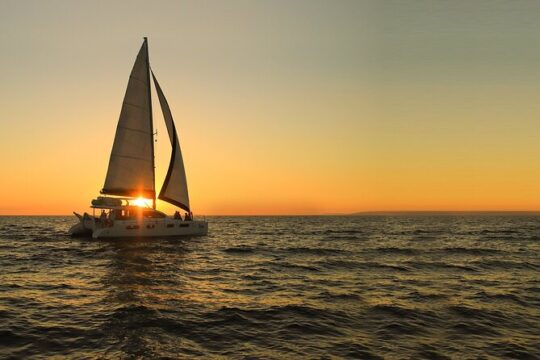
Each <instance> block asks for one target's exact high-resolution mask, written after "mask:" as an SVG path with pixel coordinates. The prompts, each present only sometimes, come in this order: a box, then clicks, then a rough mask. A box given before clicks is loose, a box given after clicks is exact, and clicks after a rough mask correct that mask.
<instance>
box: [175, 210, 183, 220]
mask: <svg viewBox="0 0 540 360" xmlns="http://www.w3.org/2000/svg"><path fill="white" fill-rule="evenodd" d="M174 219H175V220H182V217H181V216H180V211H175V212H174Z"/></svg>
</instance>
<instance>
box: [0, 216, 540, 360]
mask: <svg viewBox="0 0 540 360" xmlns="http://www.w3.org/2000/svg"><path fill="white" fill-rule="evenodd" d="M75 221H76V219H75V218H74V217H1V218H0V270H1V271H0V357H2V358H31V357H48V356H68V357H78V358H155V357H165V358H167V357H168V358H178V357H200V358H205V359H206V358H212V357H216V358H223V357H226V358H262V359H272V358H274V359H282V358H363V359H369V358H373V359H376V358H389V359H392V358H415V359H417V358H430V359H433V358H456V359H461V358H478V357H481V358H491V357H500V358H520V359H527V358H530V359H532V358H537V357H538V356H539V354H540V340H539V339H540V338H539V336H540V276H539V270H540V258H539V251H540V216H533V215H529V216H526V215H521V216H517V215H504V216H503V215H474V214H473V215H461V216H460V215H436V216H435V215H397V216H382V215H380V216H355V217H345V216H313V217H211V218H209V222H210V233H209V235H208V236H204V237H193V238H176V239H173V238H161V239H157V238H145V239H119V240H99V241H98V240H92V239H73V238H70V237H69V236H67V235H66V233H67V230H68V228H69V226H70V225H71V224H72V223H74V222H75Z"/></svg>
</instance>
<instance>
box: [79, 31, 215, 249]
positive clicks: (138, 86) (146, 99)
mask: <svg viewBox="0 0 540 360" xmlns="http://www.w3.org/2000/svg"><path fill="white" fill-rule="evenodd" d="M150 74H151V75H152V79H153V81H154V86H155V88H156V92H157V96H158V99H159V103H160V105H161V110H162V112H163V118H164V119H165V125H166V127H167V132H168V134H169V139H170V141H171V147H172V152H171V160H170V163H169V168H168V170H167V175H166V176H165V180H164V183H163V186H162V187H161V191H160V192H159V195H158V196H157V198H158V199H160V200H163V201H166V202H168V203H170V204H172V205H175V206H177V207H179V208H180V209H182V210H184V211H185V216H184V218H182V216H181V215H180V213H179V211H177V212H176V213H175V215H174V216H173V217H170V216H167V215H165V214H164V213H163V212H161V211H158V210H156V190H155V164H154V162H155V159H154V135H155V133H154V125H153V117H152V98H151V89H150ZM101 194H102V195H103V196H99V197H98V198H97V199H94V200H92V205H91V208H92V209H93V214H92V215H90V214H88V213H84V215H80V214H78V213H75V212H74V214H75V215H76V216H77V218H78V219H79V222H78V223H77V224H75V225H73V226H72V227H71V229H70V230H69V232H70V234H71V235H91V236H92V237H93V238H95V239H98V238H111V237H149V236H182V235H206V234H207V233H208V223H207V222H206V221H205V220H194V219H193V214H192V212H191V207H190V205H189V196H188V188H187V179H186V171H185V168H184V162H183V160H182V152H181V151H180V142H179V140H178V134H177V132H176V127H175V125H174V121H173V117H172V113H171V110H170V108H169V104H168V103H167V100H166V99H165V95H164V94H163V91H162V90H161V87H160V86H159V83H158V81H157V79H156V76H155V75H154V72H153V71H152V70H151V69H150V61H149V56H148V39H147V38H144V42H143V44H142V46H141V49H140V50H139V53H138V55H137V58H136V60H135V64H134V65H133V69H132V70H131V75H130V76H129V81H128V85H127V89H126V94H125V96H124V102H123V103H122V110H121V111H120V119H119V120H118V125H117V127H116V135H115V138H114V143H113V147H112V151H111V156H110V160H109V168H108V170H107V176H106V178H105V185H104V186H103V189H102V190H101ZM144 199H151V200H149V201H148V202H150V201H151V204H147V202H146V201H145V200H144ZM96 209H97V210H98V211H100V212H101V214H100V215H99V216H96V214H95V212H96Z"/></svg>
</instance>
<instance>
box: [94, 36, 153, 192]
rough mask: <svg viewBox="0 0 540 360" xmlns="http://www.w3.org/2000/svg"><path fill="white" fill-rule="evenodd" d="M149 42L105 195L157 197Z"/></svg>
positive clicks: (138, 63)
mask: <svg viewBox="0 0 540 360" xmlns="http://www.w3.org/2000/svg"><path fill="white" fill-rule="evenodd" d="M151 106H152V104H151V98H150V73H149V63H148V43H147V41H146V40H145V41H144V42H143V45H142V46H141V49H140V50H139V53H138V55H137V58H136V60H135V64H134V65H133V69H132V70H131V74H130V76H129V81H128V85H127V88H126V93H125V95H124V101H123V102H122V109H121V111H120V117H119V120H118V125H117V127H116V135H115V138H114V143H113V148H112V151H111V156H110V159H109V168H108V170H107V176H106V178H105V185H104V186H103V190H101V192H102V193H103V194H110V195H120V196H133V197H137V196H144V197H150V198H155V193H156V192H155V179H154V140H153V125H152V108H151Z"/></svg>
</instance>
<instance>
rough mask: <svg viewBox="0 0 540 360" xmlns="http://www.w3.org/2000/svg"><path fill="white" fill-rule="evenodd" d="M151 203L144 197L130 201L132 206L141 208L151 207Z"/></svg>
mask: <svg viewBox="0 0 540 360" xmlns="http://www.w3.org/2000/svg"><path fill="white" fill-rule="evenodd" d="M150 202H151V200H148V199H144V198H142V197H140V198H137V199H135V200H130V204H131V205H135V206H140V207H148V206H150V205H149V204H150Z"/></svg>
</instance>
